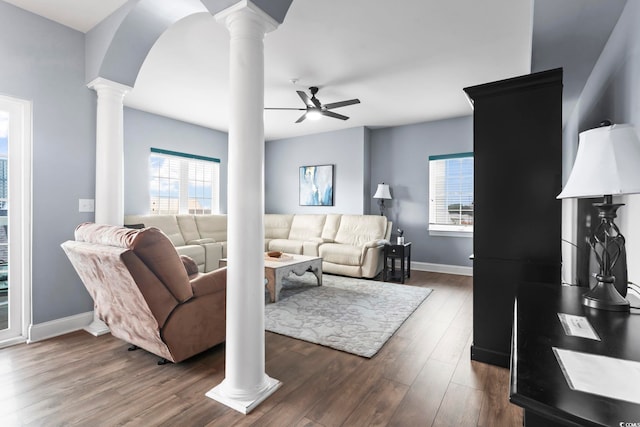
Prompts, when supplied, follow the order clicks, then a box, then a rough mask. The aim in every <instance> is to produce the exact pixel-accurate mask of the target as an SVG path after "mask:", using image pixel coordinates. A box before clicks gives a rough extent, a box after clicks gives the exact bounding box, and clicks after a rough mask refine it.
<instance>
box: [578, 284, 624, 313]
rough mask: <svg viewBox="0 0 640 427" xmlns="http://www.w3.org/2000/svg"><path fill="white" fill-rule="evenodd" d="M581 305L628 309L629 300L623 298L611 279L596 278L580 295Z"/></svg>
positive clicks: (608, 309)
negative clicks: (592, 284) (596, 280)
mask: <svg viewBox="0 0 640 427" xmlns="http://www.w3.org/2000/svg"><path fill="white" fill-rule="evenodd" d="M582 305H585V306H587V307H591V308H597V309H598V310H607V311H629V307H630V305H629V301H627V300H626V299H624V298H623V297H622V296H621V295H620V294H619V293H618V291H617V290H616V288H615V286H613V282H612V281H606V278H605V281H603V280H598V283H597V284H596V285H595V286H594V287H593V289H591V290H590V291H588V292H586V293H585V294H584V295H582Z"/></svg>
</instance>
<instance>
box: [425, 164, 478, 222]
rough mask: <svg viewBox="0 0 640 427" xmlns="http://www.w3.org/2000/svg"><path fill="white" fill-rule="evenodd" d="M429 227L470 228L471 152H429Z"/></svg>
mask: <svg viewBox="0 0 640 427" xmlns="http://www.w3.org/2000/svg"><path fill="white" fill-rule="evenodd" d="M429 231H436V232H437V231H443V232H448V231H451V232H469V233H470V232H473V153H456V154H448V155H441V156H429Z"/></svg>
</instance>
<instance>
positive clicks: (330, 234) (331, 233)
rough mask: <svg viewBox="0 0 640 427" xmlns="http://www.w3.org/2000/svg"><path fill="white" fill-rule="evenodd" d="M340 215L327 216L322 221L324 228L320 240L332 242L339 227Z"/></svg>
mask: <svg viewBox="0 0 640 427" xmlns="http://www.w3.org/2000/svg"><path fill="white" fill-rule="evenodd" d="M340 218H342V215H340V214H327V215H326V219H325V221H324V228H323V229H322V235H321V237H322V239H323V240H324V241H326V242H333V241H334V240H335V238H336V233H337V232H338V227H340Z"/></svg>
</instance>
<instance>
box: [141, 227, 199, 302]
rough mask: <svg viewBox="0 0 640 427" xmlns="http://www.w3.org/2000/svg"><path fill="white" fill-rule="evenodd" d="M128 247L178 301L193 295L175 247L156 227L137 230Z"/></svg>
mask: <svg viewBox="0 0 640 427" xmlns="http://www.w3.org/2000/svg"><path fill="white" fill-rule="evenodd" d="M137 233H138V234H137V235H136V236H135V238H134V239H133V242H132V243H131V245H130V246H129V248H130V249H131V250H132V251H133V253H135V254H136V255H137V256H138V258H140V259H141V260H142V261H143V262H144V263H145V264H146V265H147V266H148V267H149V269H150V270H151V271H153V273H154V274H155V275H156V276H157V277H158V279H160V280H161V281H162V283H164V285H165V286H166V287H167V288H168V289H169V291H170V292H171V294H173V296H174V297H175V298H176V299H177V300H178V301H180V302H183V301H186V300H188V299H189V298H191V297H192V296H193V292H192V289H191V284H190V283H189V277H188V276H187V272H186V270H185V269H184V266H183V265H182V260H181V259H180V257H179V256H178V253H177V251H176V249H175V247H174V246H173V245H172V244H171V241H170V240H169V239H167V236H166V235H165V234H164V233H163V232H162V231H160V230H159V229H157V228H153V227H151V228H145V229H144V230H140V231H137Z"/></svg>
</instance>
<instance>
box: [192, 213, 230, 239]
mask: <svg viewBox="0 0 640 427" xmlns="http://www.w3.org/2000/svg"><path fill="white" fill-rule="evenodd" d="M194 218H195V220H196V225H197V226H198V233H199V234H200V238H202V239H206V238H209V239H213V240H215V241H216V242H226V241H227V216H226V215H195V216H194Z"/></svg>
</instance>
